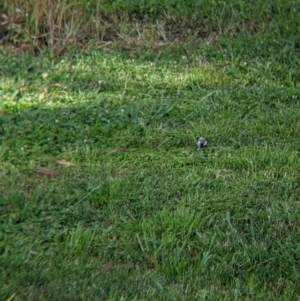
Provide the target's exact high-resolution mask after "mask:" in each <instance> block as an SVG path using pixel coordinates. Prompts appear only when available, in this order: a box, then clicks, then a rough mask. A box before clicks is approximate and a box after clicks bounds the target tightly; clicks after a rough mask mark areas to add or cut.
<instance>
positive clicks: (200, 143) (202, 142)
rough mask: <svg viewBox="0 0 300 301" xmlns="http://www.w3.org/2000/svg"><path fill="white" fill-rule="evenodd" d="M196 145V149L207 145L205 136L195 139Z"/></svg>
mask: <svg viewBox="0 0 300 301" xmlns="http://www.w3.org/2000/svg"><path fill="white" fill-rule="evenodd" d="M197 145H198V150H201V149H202V148H205V147H207V145H208V141H207V139H206V138H204V137H200V138H199V139H198V141H197Z"/></svg>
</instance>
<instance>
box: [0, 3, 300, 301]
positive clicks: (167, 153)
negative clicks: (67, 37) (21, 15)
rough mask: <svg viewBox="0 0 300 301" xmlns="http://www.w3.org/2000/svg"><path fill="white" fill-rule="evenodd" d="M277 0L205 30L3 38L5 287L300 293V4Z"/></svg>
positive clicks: (44, 295) (44, 292) (70, 296)
mask: <svg viewBox="0 0 300 301" xmlns="http://www.w3.org/2000/svg"><path fill="white" fill-rule="evenodd" d="M173 2H174V3H175V2H176V1H173ZM173 2H172V1H170V2H168V1H166V3H173ZM204 2H205V3H206V2H207V1H204ZM216 2H220V1H216ZM235 2H236V3H238V1H233V3H235ZM275 2H276V5H277V6H276V5H275V4H274V6H275V8H277V10H275V11H272V14H273V18H266V17H265V15H264V14H263V13H262V14H261V15H259V14H258V12H259V11H255V9H258V8H255V4H251V3H249V4H248V6H246V8H245V7H244V10H245V9H246V12H245V15H243V14H241V16H240V17H236V19H233V17H231V19H230V20H231V21H232V22H233V23H234V24H236V23H235V22H236V20H238V18H240V20H241V23H243V22H244V23H243V28H244V27H245V28H244V29H243V30H242V31H241V32H237V31H234V32H233V30H232V31H230V30H229V29H228V28H230V26H229V25H228V28H227V30H226V31H224V32H223V31H222V32H218V31H216V30H215V29H214V28H211V29H210V30H207V35H206V36H205V37H203V39H201V40H200V41H199V40H198V41H197V43H196V42H195V40H191V41H190V40H185V41H184V42H178V41H177V42H176V41H172V42H171V43H168V45H166V46H164V47H154V48H153V47H149V45H144V46H143V47H141V48H139V47H137V48H134V47H131V48H130V47H125V48H124V47H123V46H122V47H121V46H120V45H121V44H122V42H119V44H118V41H117V42H116V46H115V47H112V48H111V49H109V50H105V49H102V50H97V49H93V48H92V47H89V49H88V51H80V50H79V49H78V48H74V47H72V48H70V49H67V50H66V51H65V52H64V54H63V55H62V56H57V55H55V54H53V53H51V52H50V51H48V50H47V49H44V50H42V51H41V52H40V53H39V55H37V56H33V55H29V54H22V55H20V54H16V52H15V51H12V49H11V48H10V47H2V48H1V49H0V61H1V70H0V101H1V107H2V109H1V112H2V116H1V128H0V129H1V134H2V140H1V141H2V144H1V148H2V149H1V162H0V179H1V180H0V185H1V186H0V220H1V224H0V227H1V234H0V266H1V273H0V299H1V300H7V301H8V300H130V301H131V300H216V301H219V300H264V301H267V300H270V301H271V300H300V287H299V282H300V270H299V267H300V228H299V227H300V202H299V200H300V161H299V152H300V134H299V133H300V89H299V86H300V85H299V80H300V59H299V44H297V43H298V40H297V39H298V37H299V28H300V22H299V20H298V19H299V17H298V9H299V3H298V1H287V2H288V3H289V5H287V6H286V7H287V8H286V10H285V9H284V8H283V7H282V6H281V4H280V2H279V1H275ZM114 3H115V4H114V5H117V4H118V3H119V2H117V1H114ZM132 3H134V1H132ZM151 3H153V5H154V4H155V3H156V2H155V1H153V2H151ZM206 5H207V7H206V8H208V7H209V6H208V4H206ZM211 5H212V6H211V12H213V11H215V12H216V14H214V15H211V18H212V19H213V20H214V22H215V23H214V24H215V25H216V26H217V24H218V22H217V20H219V24H225V20H226V17H228V14H227V13H225V10H221V9H220V10H218V8H217V7H215V6H214V7H213V4H211ZM114 7H116V6H114ZM172 7H173V6H172ZM150 8H151V7H150ZM150 8H149V9H150ZM213 8H214V10H213ZM140 9H141V8H140ZM143 9H146V12H144V11H143V10H142V9H141V11H142V13H149V11H147V7H146V8H143ZM149 9H148V10H149ZM236 9H241V12H244V11H243V10H242V8H239V7H238V8H236ZM247 9H248V10H247ZM228 11H231V10H230V7H229V8H228ZM247 11H250V12H252V13H253V15H255V12H257V16H258V17H257V18H258V21H257V22H258V23H257V24H256V26H257V28H256V29H255V30H250V29H249V27H251V26H250V25H249V23H248V21H249V20H248V19H247ZM150 12H151V9H150ZM187 12H188V9H187ZM153 13H154V12H153ZM218 13H219V15H218ZM270 13H271V11H270ZM270 16H271V15H270ZM229 17H230V16H229ZM186 18H188V17H186ZM207 18H208V19H209V18H210V16H207ZM218 18H219V19H218ZM242 21H243V22H242ZM285 21H286V22H285ZM128 22H129V21H128ZM215 25H214V26H215ZM264 29H265V30H264ZM270 29H272V30H270ZM208 32H209V34H208ZM120 36H121V35H120ZM122 37H124V35H122ZM212 37H213V38H212ZM122 45H123V44H122ZM127 46H128V45H127ZM200 136H205V137H207V139H208V140H209V146H208V147H207V148H206V149H204V150H201V151H197V144H196V142H197V139H198V138H199V137H200Z"/></svg>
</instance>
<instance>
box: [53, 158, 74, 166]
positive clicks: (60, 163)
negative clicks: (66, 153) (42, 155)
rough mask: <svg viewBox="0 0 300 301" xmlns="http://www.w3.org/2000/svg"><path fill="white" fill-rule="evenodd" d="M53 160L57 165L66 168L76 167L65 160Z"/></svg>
mask: <svg viewBox="0 0 300 301" xmlns="http://www.w3.org/2000/svg"><path fill="white" fill-rule="evenodd" d="M54 160H55V162H56V163H57V164H59V165H63V166H67V167H68V166H74V165H76V164H75V163H72V162H69V161H66V160H60V159H54Z"/></svg>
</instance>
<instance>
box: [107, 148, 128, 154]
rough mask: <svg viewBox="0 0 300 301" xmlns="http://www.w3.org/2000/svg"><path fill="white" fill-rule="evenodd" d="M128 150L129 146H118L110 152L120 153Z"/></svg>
mask: <svg viewBox="0 0 300 301" xmlns="http://www.w3.org/2000/svg"><path fill="white" fill-rule="evenodd" d="M126 151H128V148H127V147H117V148H115V149H113V150H112V151H111V152H110V153H111V154H112V153H120V152H126Z"/></svg>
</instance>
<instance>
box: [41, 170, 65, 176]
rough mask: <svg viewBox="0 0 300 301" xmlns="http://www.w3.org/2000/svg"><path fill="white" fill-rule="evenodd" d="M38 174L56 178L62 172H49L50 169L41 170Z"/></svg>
mask: <svg viewBox="0 0 300 301" xmlns="http://www.w3.org/2000/svg"><path fill="white" fill-rule="evenodd" d="M38 174H39V175H41V176H50V177H55V176H60V175H61V172H59V171H54V170H49V169H39V170H38Z"/></svg>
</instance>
